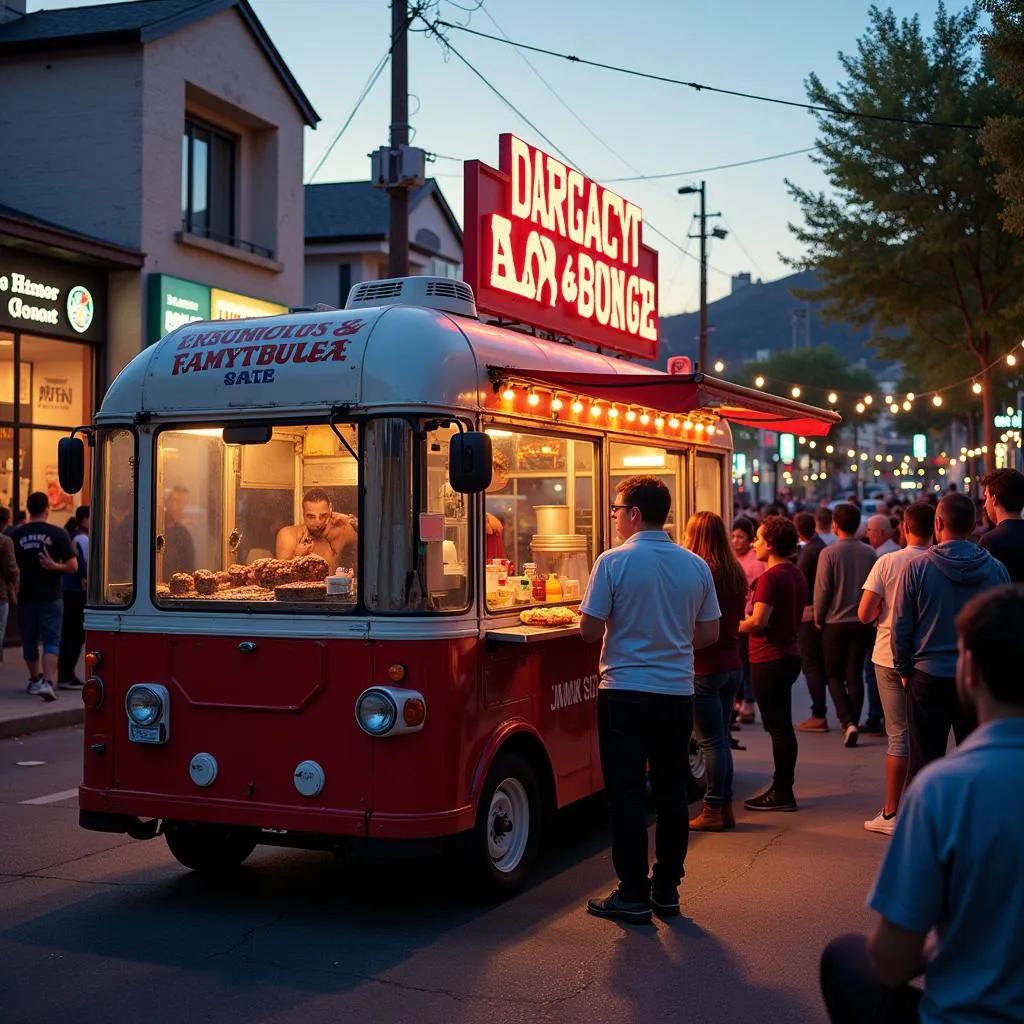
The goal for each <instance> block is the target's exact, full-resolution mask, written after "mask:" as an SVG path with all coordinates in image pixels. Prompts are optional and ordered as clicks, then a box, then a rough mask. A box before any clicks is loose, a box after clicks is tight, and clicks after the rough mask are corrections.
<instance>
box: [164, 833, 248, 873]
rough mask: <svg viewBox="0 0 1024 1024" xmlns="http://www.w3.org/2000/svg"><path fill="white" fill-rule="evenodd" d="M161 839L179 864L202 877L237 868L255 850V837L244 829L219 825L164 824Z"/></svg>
mask: <svg viewBox="0 0 1024 1024" xmlns="http://www.w3.org/2000/svg"><path fill="white" fill-rule="evenodd" d="M164 838H165V839H166V840H167V848H168V849H169V850H170V851H171V854H172V855H173V856H174V859H175V860H176V861H178V863H179V864H184V865H185V867H187V868H191V869H192V870H193V871H200V872H203V873H205V874H219V873H222V872H226V871H230V870H232V869H233V868H237V867H238V866H239V864H241V863H242V861H244V860H245V858H246V857H248V856H249V854H250V853H252V851H253V850H254V849H255V848H256V837H255V836H254V835H253V834H252V832H250V831H249V830H248V829H241V828H227V827H225V826H220V825H196V824H191V823H189V822H181V821H176V822H168V823H167V824H166V825H165V826H164Z"/></svg>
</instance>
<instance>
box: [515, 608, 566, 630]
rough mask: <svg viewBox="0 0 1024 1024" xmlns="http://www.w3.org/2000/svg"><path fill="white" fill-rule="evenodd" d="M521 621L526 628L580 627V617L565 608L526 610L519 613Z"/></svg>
mask: <svg viewBox="0 0 1024 1024" xmlns="http://www.w3.org/2000/svg"><path fill="white" fill-rule="evenodd" d="M519 621H520V622H521V623H522V624H523V625H524V626H578V625H579V624H580V617H579V616H578V615H577V614H576V613H575V612H574V611H573V610H572V609H571V608H565V607H558V608H524V609H523V610H522V611H521V612H520V613H519Z"/></svg>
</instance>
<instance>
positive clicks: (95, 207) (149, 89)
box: [0, 0, 318, 500]
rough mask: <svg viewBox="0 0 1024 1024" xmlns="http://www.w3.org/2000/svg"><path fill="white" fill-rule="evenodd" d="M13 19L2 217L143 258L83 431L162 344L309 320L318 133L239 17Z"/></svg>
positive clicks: (129, 11) (105, 339) (110, 7)
mask: <svg viewBox="0 0 1024 1024" xmlns="http://www.w3.org/2000/svg"><path fill="white" fill-rule="evenodd" d="M4 4H5V7H4V15H5V17H6V20H5V22H4V23H3V24H0V95H3V96H6V97H14V96H16V97H18V102H17V103H5V104H3V105H2V106H0V138H2V139H3V140H4V142H3V145H2V146H0V202H2V203H5V204H9V206H10V207H12V208H13V209H15V210H18V211H26V212H27V213H28V214H29V215H30V216H31V217H34V218H38V219H39V220H41V221H46V222H51V223H54V224H59V225H61V226H62V228H63V229H65V230H66V231H68V232H70V233H73V234H79V235H82V236H86V237H88V238H91V239H96V240H103V242H104V243H107V244H109V245H111V246H114V247H116V248H119V249H121V250H124V251H128V252H133V253H140V254H144V255H143V257H142V265H141V267H134V266H133V267H125V268H121V269H117V270H113V271H111V272H110V273H109V274H108V275H107V278H106V282H105V301H104V303H103V309H102V316H101V317H100V319H98V320H96V321H95V324H96V326H95V327H92V328H90V332H91V333H89V338H88V339H84V338H83V339H79V341H80V342H82V343H87V344H88V345H89V346H90V347H89V352H90V355H89V358H88V360H87V359H86V358H85V357H84V356H83V358H82V360H81V363H82V369H81V373H82V374H83V380H85V379H91V380H94V381H95V382H96V385H95V387H94V388H93V392H92V394H91V395H90V397H91V399H92V402H91V404H90V402H86V403H85V405H84V406H83V408H82V413H83V415H82V417H81V421H87V420H88V418H89V416H90V415H91V413H92V411H93V410H92V407H91V406H94V405H95V404H98V399H99V398H100V397H101V396H102V393H103V390H104V389H105V386H106V385H107V384H108V383H109V382H110V381H111V380H112V379H113V377H114V376H116V374H117V373H118V372H119V371H120V369H121V368H122V367H123V366H124V365H125V364H126V363H127V362H128V361H129V360H130V359H131V358H132V357H133V356H134V355H136V354H137V353H138V352H139V351H140V350H141V349H142V348H143V347H145V346H146V345H147V344H150V343H152V342H153V341H156V340H157V339H158V338H159V337H161V336H162V335H163V334H165V333H166V332H167V330H169V329H173V327H175V326H178V325H180V324H181V323H183V322H187V321H188V320H193V319H201V318H204V317H211V316H221V317H228V318H233V317H238V316H246V315H254V314H257V313H265V312H268V311H277V310H284V309H286V308H287V307H288V306H289V305H297V304H300V303H301V302H302V299H303V211H304V192H303V185H302V151H303V130H304V128H305V127H306V126H314V125H315V124H316V122H317V120H318V118H317V115H316V112H315V111H314V110H313V108H312V106H311V105H310V103H309V101H308V99H307V98H306V97H305V95H304V94H303V93H302V90H301V89H300V87H299V85H298V83H297V82H296V81H295V79H294V77H293V76H292V74H291V72H290V71H289V70H288V68H287V67H286V66H285V64H284V62H283V60H282V59H281V57H280V54H279V53H278V52H277V50H276V49H275V47H274V45H273V43H272V42H271V40H270V39H269V37H268V36H267V35H266V32H265V31H264V29H263V27H262V26H261V25H260V23H259V21H258V19H257V18H256V16H255V14H254V13H253V11H252V9H251V8H250V6H249V4H248V3H247V2H246V0H135V2H126V3H114V4H106V5H103V6H100V7H79V8H68V9H64V10H55V11H40V12H37V13H33V14H29V15H24V16H19V15H23V11H24V0H4ZM0 273H3V271H2V269H0ZM100 325H102V326H100ZM51 326H54V325H51ZM100 335H102V336H100ZM0 340H2V339H0ZM22 372H24V371H22ZM76 380H77V377H76ZM8 391H10V392H11V393H12V394H13V389H11V388H8ZM3 393H4V392H2V391H0V397H2V394H3ZM82 393H83V394H84V391H83V392H82ZM21 497H22V500H23V496H21Z"/></svg>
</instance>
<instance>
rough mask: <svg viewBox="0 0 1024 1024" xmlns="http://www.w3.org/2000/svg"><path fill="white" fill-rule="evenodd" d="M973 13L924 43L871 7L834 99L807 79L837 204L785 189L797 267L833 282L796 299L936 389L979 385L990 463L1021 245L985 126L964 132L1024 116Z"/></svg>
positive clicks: (941, 11)
mask: <svg viewBox="0 0 1024 1024" xmlns="http://www.w3.org/2000/svg"><path fill="white" fill-rule="evenodd" d="M979 15H980V8H979V6H978V5H977V4H973V5H971V6H968V7H967V8H965V9H964V10H962V11H960V12H957V13H953V14H950V13H947V11H946V8H945V5H944V4H942V3H940V4H939V5H938V10H937V13H936V15H935V22H934V27H933V30H932V34H931V35H930V36H926V35H925V34H924V33H923V32H922V29H921V24H920V21H919V19H918V18H917V17H914V18H910V19H902V20H897V18H896V16H895V15H894V14H893V12H892V11H891V10H881V9H880V8H878V7H876V6H872V7H871V9H870V11H869V27H868V29H867V31H866V32H865V34H864V35H863V36H862V37H861V38H860V39H859V40H858V41H857V49H856V52H855V53H853V54H845V53H843V54H840V62H841V64H842V68H843V71H844V73H845V76H846V80H845V81H844V82H842V83H841V84H840V85H839V86H838V87H837V88H836V89H835V90H831V89H828V88H827V87H826V86H825V85H824V83H823V82H822V81H821V79H820V78H819V77H818V76H817V75H814V74H812V75H811V76H810V78H809V79H808V82H807V94H808V97H809V99H810V101H811V102H812V103H814V104H815V105H818V106H822V107H827V108H828V110H829V112H828V113H819V114H816V115H815V116H816V118H817V121H818V129H819V132H820V137H819V138H818V140H817V150H818V152H817V154H816V156H815V158H814V159H815V160H816V162H817V163H819V164H820V165H821V166H822V167H823V168H824V169H825V171H826V173H827V175H828V177H829V180H830V183H831V185H832V189H833V192H832V194H831V195H826V194H825V193H822V192H812V191H809V190H807V189H804V188H801V187H799V186H798V185H796V184H794V183H792V182H787V185H788V187H789V190H790V194H791V195H792V196H793V197H794V198H795V199H796V200H797V202H798V203H799V204H800V207H801V210H802V212H803V216H804V224H803V225H802V226H795V225H791V226H790V227H791V230H792V231H793V233H794V235H795V236H796V238H797V239H798V240H799V241H800V242H802V243H803V244H804V246H805V254H804V256H803V257H801V258H800V259H797V260H793V261H791V262H792V265H793V266H795V267H797V268H799V269H811V268H813V269H816V270H817V271H818V274H819V276H820V278H821V280H822V282H823V287H822V288H821V290H819V291H816V292H813V293H811V294H810V295H801V296H800V297H802V298H819V299H824V300H825V306H824V310H823V312H824V313H825V315H826V316H829V317H831V318H835V319H846V320H849V321H851V322H853V323H856V324H858V325H859V326H870V327H871V329H872V344H874V345H875V346H876V347H877V348H878V349H879V351H880V352H881V353H882V354H883V355H885V356H886V357H888V358H893V359H899V360H900V361H901V362H902V363H903V364H904V367H905V371H906V372H907V373H908V374H909V375H913V376H914V377H917V378H918V379H920V380H922V381H923V382H924V383H925V384H926V385H927V389H928V390H932V389H934V388H940V387H945V386H948V385H951V384H953V383H955V382H957V381H959V380H962V379H963V378H970V377H971V376H972V375H974V376H975V377H976V379H977V380H978V381H979V382H980V383H981V384H982V387H983V394H982V396H981V400H982V402H983V403H984V405H983V417H984V422H985V430H986V441H987V443H988V448H989V452H990V456H989V457H990V459H991V458H992V457H993V455H994V452H995V445H994V440H995V434H994V426H993V423H992V417H993V415H994V413H995V410H996V408H997V406H998V398H999V393H997V387H1000V386H1001V385H1000V382H999V380H998V377H997V374H995V373H993V370H992V364H994V363H997V362H998V361H999V360H1000V359H1001V357H1002V356H1003V355H1004V354H1005V353H1006V352H1007V351H1009V350H1010V349H1011V348H1012V346H1013V345H1014V344H1015V343H1016V341H1017V340H1018V339H1019V337H1020V328H1019V325H1018V318H1017V309H1018V306H1019V302H1020V297H1021V287H1020V282H1021V280H1022V279H1024V275H1022V264H1024V244H1022V242H1021V240H1020V239H1019V238H1017V237H1016V236H1015V235H1012V234H1009V233H1008V232H1006V231H1004V230H1003V229H1002V225H1001V223H1000V208H1001V201H1000V197H999V195H998V193H997V192H996V188H995V178H996V175H997V174H998V173H999V168H998V167H997V166H995V165H993V164H992V163H991V161H989V160H988V159H987V158H986V155H985V153H984V151H983V150H982V148H981V144H980V142H979V140H978V133H977V132H976V131H975V130H973V129H972V128H970V127H956V126H964V125H966V126H971V125H982V124H984V122H985V119H986V118H989V117H998V116H1001V115H1006V114H1010V115H1014V116H1016V115H1019V114H1021V113H1022V112H1024V106H1022V105H1021V104H1020V103H1019V102H1018V101H1017V100H1016V99H1015V98H1014V97H1013V96H1012V95H1011V94H1010V93H1008V92H1007V91H1006V90H1004V89H1002V88H1000V87H999V86H998V84H997V83H996V82H995V80H994V78H993V76H992V74H991V71H990V68H989V66H988V64H987V63H986V62H985V60H984V59H983V57H982V56H981V53H980V48H979V41H980V32H979ZM865 114H873V115H877V117H876V118H870V117H865V116H862V115H865ZM883 118H902V119H906V120H907V121H914V122H922V121H927V122H930V123H929V124H921V123H913V124H910V123H902V122H898V121H892V120H884V119H883ZM895 330H905V331H906V335H905V336H904V337H900V338H895V337H893V336H892V334H891V333H889V332H892V331H895ZM968 387H969V384H965V385H964V388H965V389H966V388H968Z"/></svg>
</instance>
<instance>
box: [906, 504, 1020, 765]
mask: <svg viewBox="0 0 1024 1024" xmlns="http://www.w3.org/2000/svg"><path fill="white" fill-rule="evenodd" d="M973 529H974V502H972V501H971V499H970V498H968V497H967V496H966V495H965V494H947V495H946V496H945V497H944V498H943V499H942V501H940V502H939V505H938V508H937V509H936V510H935V537H936V540H937V541H938V543H937V544H936V545H935V547H933V548H930V549H929V550H928V553H927V554H926V555H924V556H923V557H922V558H919V559H917V560H916V561H913V562H910V563H908V564H907V566H906V568H905V569H904V570H903V574H902V576H901V577H900V579H899V582H898V583H897V584H896V593H895V596H894V597H893V605H892V608H893V611H892V629H891V634H890V638H891V643H892V658H893V667H894V668H895V669H896V671H897V672H898V673H899V674H900V677H901V678H902V679H903V685H904V686H905V687H906V692H907V740H908V747H909V755H910V756H909V759H908V762H907V783H908V784H909V783H910V780H911V779H913V778H914V776H915V775H916V774H917V773H918V772H919V771H920V770H921V769H922V768H923V767H924V766H925V765H926V764H928V763H929V762H931V761H936V760H938V759H939V758H940V757H942V756H943V755H944V754H945V753H946V744H947V742H948V741H949V730H950V729H952V730H953V735H954V736H955V738H956V742H957V745H959V744H960V743H961V742H962V741H963V740H964V739H965V738H966V737H967V735H968V734H969V733H970V731H971V729H972V728H973V722H972V721H971V719H970V718H969V717H968V715H967V712H965V711H964V710H963V708H962V707H961V705H960V702H959V701H958V700H957V695H956V660H957V633H956V617H957V615H959V614H960V610H961V609H962V608H963V607H964V605H966V604H967V602H968V601H970V599H971V598H972V597H974V596H975V595H976V594H980V593H981V592H982V591H985V590H989V589H991V588H992V587H998V586H1000V585H1001V584H1003V583H1009V582H1010V576H1009V573H1007V571H1006V567H1005V566H1004V565H1003V564H1002V562H999V561H998V560H997V559H995V558H993V557H992V556H991V555H990V554H989V553H988V552H987V551H985V550H984V549H983V548H980V547H978V545H977V544H975V543H974V541H972V540H970V536H971V531H972V530H973Z"/></svg>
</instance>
